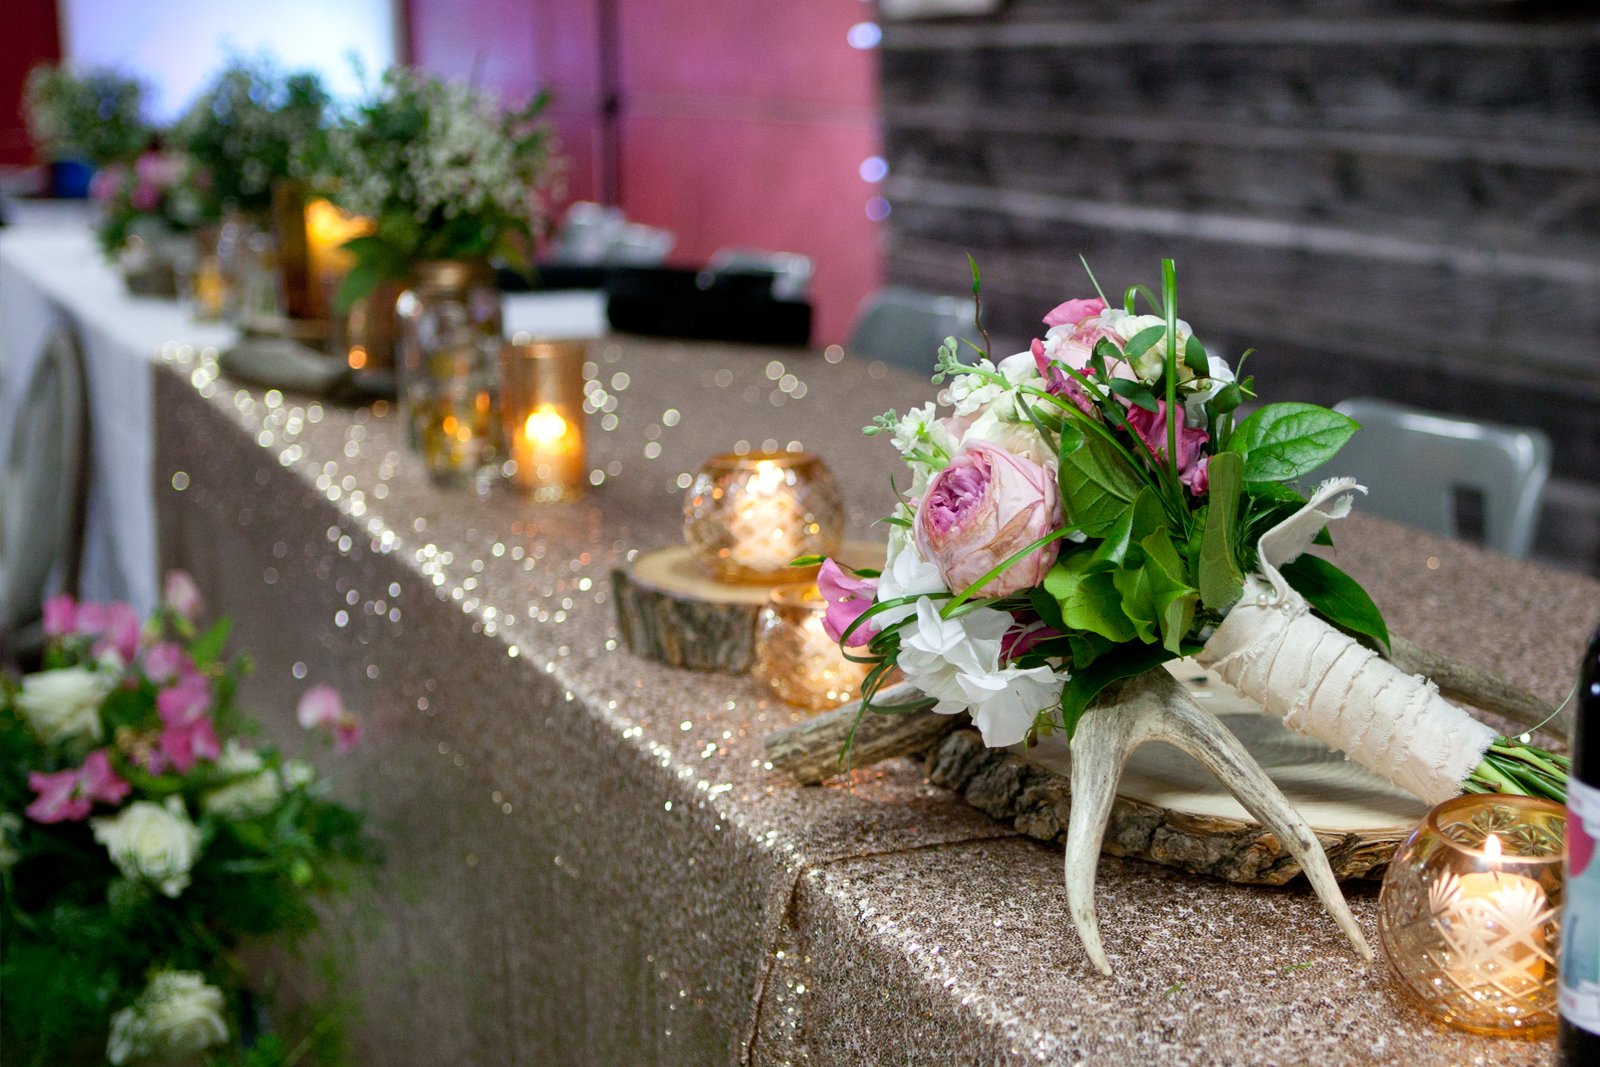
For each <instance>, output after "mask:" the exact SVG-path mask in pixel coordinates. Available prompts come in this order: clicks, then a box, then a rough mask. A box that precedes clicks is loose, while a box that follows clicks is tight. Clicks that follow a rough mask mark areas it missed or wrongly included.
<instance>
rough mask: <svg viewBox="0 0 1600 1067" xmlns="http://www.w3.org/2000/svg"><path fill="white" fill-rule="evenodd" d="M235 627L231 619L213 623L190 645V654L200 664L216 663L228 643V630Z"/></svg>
mask: <svg viewBox="0 0 1600 1067" xmlns="http://www.w3.org/2000/svg"><path fill="white" fill-rule="evenodd" d="M232 629H233V621H232V620H231V619H218V620H217V621H216V622H214V623H212V624H211V628H210V629H208V630H207V631H206V632H205V633H203V634H201V635H200V636H199V637H197V638H195V639H194V642H193V643H192V644H190V645H189V656H190V657H191V658H192V659H193V660H194V661H195V663H196V664H197V665H199V666H202V667H203V666H205V665H206V664H208V663H214V662H216V661H217V659H218V658H220V657H221V655H222V649H223V647H224V646H226V645H227V643H228V632H229V631H230V630H232Z"/></svg>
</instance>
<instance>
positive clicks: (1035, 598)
mask: <svg viewBox="0 0 1600 1067" xmlns="http://www.w3.org/2000/svg"><path fill="white" fill-rule="evenodd" d="M1028 602H1029V603H1030V604H1032V605H1033V610H1034V611H1035V612H1037V613H1038V615H1039V618H1040V619H1042V620H1044V624H1045V625H1046V626H1048V627H1050V629H1052V630H1054V631H1056V632H1057V633H1065V632H1066V631H1067V621H1066V620H1065V619H1063V618H1062V617H1061V605H1060V604H1059V603H1057V602H1056V598H1055V597H1053V596H1051V595H1050V591H1049V590H1047V589H1042V588H1040V587H1039V586H1037V585H1036V586H1033V587H1032V588H1030V589H1029V590H1028Z"/></svg>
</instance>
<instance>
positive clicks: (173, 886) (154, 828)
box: [89, 797, 200, 897]
mask: <svg viewBox="0 0 1600 1067" xmlns="http://www.w3.org/2000/svg"><path fill="white" fill-rule="evenodd" d="M89 825H90V826H91V827H93V829H94V838H95V840H96V841H98V842H100V843H101V844H102V845H104V846H105V847H106V851H107V852H109V853H110V854H111V862H113V863H115V864H116V865H117V869H118V870H119V871H121V872H122V873H123V874H124V875H125V876H126V877H128V878H146V879H148V880H150V881H152V882H154V883H155V884H156V885H157V887H159V888H160V890H161V891H162V892H163V893H165V894H166V895H167V896H169V897H176V896H177V895H178V894H179V893H182V892H183V891H184V889H185V888H187V887H188V885H189V871H190V869H191V868H193V867H194V861H195V860H196V859H197V858H198V856H199V852H200V828H199V827H197V826H195V824H194V822H193V821H192V820H191V819H190V818H189V815H188V813H187V812H186V811H184V809H183V801H182V800H180V799H179V798H177V797H168V798H167V803H166V806H164V807H163V806H162V805H160V804H156V803H153V802H151V801H148V800H136V801H134V802H133V803H132V804H129V805H128V806H127V807H126V808H123V809H122V810H121V811H120V812H118V813H117V814H116V815H112V816H109V817H102V818H99V819H90V820H89Z"/></svg>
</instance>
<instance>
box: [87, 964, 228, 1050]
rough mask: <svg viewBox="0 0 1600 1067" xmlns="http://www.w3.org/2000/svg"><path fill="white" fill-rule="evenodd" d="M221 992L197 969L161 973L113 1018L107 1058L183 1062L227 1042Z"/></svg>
mask: <svg viewBox="0 0 1600 1067" xmlns="http://www.w3.org/2000/svg"><path fill="white" fill-rule="evenodd" d="M223 1005H224V1001H223V997H222V990H220V989H218V988H217V987H216V986H213V985H207V984H206V980H205V976H204V975H202V974H200V973H199V972H197V971H162V972H160V973H159V974H157V975H156V976H155V977H154V978H152V979H151V980H150V984H149V986H147V987H146V988H145V991H144V992H143V993H141V994H139V999H138V1000H136V1001H134V1002H133V1003H132V1004H131V1005H129V1006H128V1007H126V1008H123V1009H122V1010H121V1011H119V1012H117V1013H116V1014H115V1015H113V1016H112V1017H111V1037H110V1039H109V1040H108V1041H107V1042H106V1058H107V1059H108V1060H110V1061H111V1062H112V1063H114V1064H118V1065H119V1067H120V1065H121V1064H124V1063H127V1062H128V1061H129V1060H132V1059H141V1058H143V1057H146V1056H151V1057H160V1058H161V1059H164V1060H181V1059H183V1058H185V1057H189V1056H193V1055H194V1054H196V1053H198V1052H202V1051H204V1050H205V1049H208V1048H211V1047H212V1046H213V1045H220V1044H223V1043H224V1042H226V1041H227V1040H228V1024H227V1022H226V1021H225V1020H224V1019H223Z"/></svg>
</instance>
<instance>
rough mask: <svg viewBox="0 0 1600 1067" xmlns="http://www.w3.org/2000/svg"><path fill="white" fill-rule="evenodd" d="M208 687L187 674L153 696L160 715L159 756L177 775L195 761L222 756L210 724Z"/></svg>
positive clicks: (203, 678) (204, 682)
mask: <svg viewBox="0 0 1600 1067" xmlns="http://www.w3.org/2000/svg"><path fill="white" fill-rule="evenodd" d="M211 703H212V693H211V685H210V683H208V682H207V681H206V679H205V677H204V676H203V675H200V674H191V675H187V676H185V677H183V678H180V679H179V680H178V684H177V685H174V686H172V687H171V688H168V689H163V690H162V691H161V692H159V693H157V694H156V710H157V711H158V712H159V713H160V715H161V742H160V744H161V754H162V756H164V757H165V759H166V762H167V763H168V764H170V765H171V766H172V767H173V768H174V769H175V770H177V771H178V773H180V774H186V773H188V771H189V768H191V767H193V766H194V765H195V762H196V761H197V760H202V759H209V760H214V759H216V758H217V756H218V755H220V754H221V752H222V746H221V745H220V744H219V743H218V741H217V730H216V727H215V726H214V725H213V724H212V722H211V716H210V715H209V714H208V713H209V712H210V711H211Z"/></svg>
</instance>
